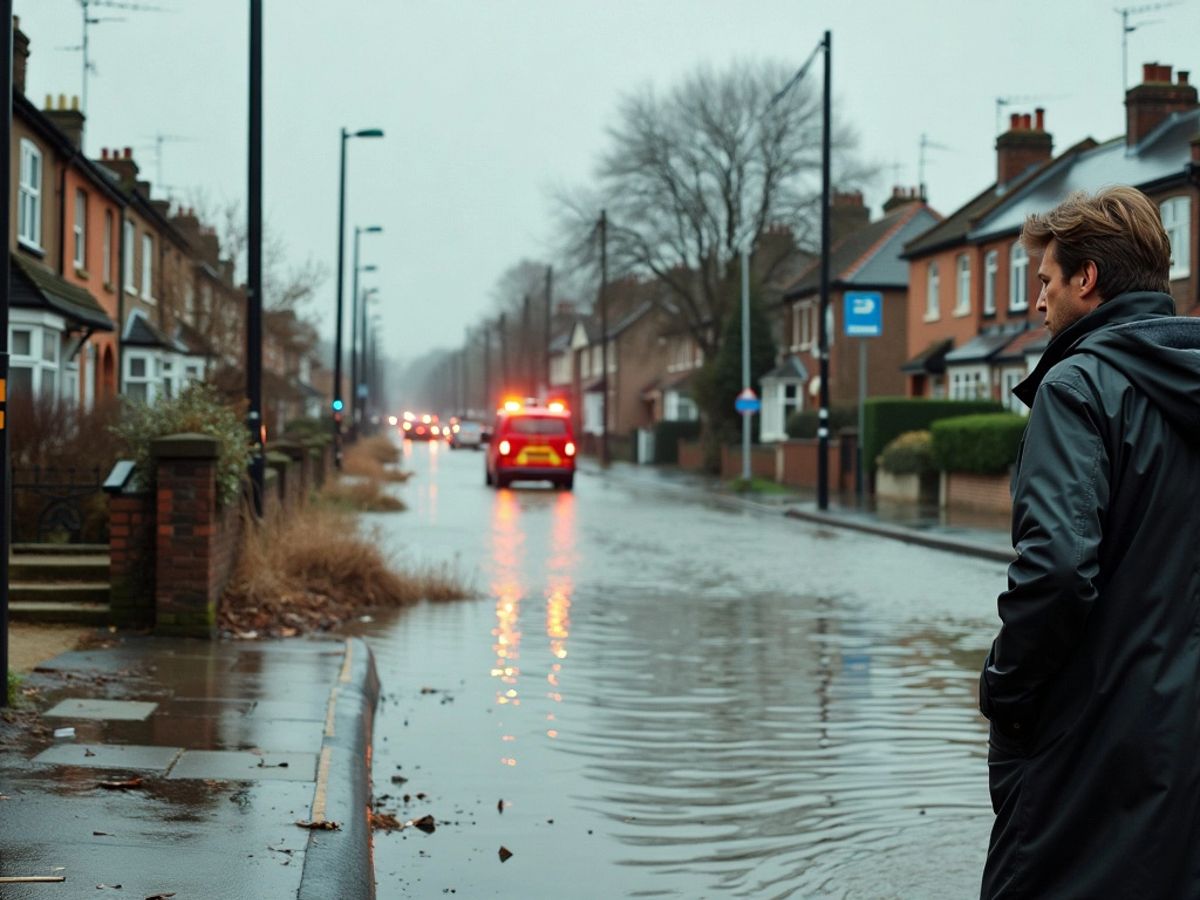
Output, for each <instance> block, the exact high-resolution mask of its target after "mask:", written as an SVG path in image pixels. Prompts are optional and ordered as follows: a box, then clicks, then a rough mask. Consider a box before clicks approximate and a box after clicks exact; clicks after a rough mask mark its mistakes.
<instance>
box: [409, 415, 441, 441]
mask: <svg viewBox="0 0 1200 900" xmlns="http://www.w3.org/2000/svg"><path fill="white" fill-rule="evenodd" d="M400 433H401V434H402V435H404V437H406V438H410V439H411V440H414V441H435V440H437V439H438V438H440V437H441V436H442V426H441V425H440V424H439V423H438V417H437V416H435V415H432V414H431V413H425V414H423V415H418V414H417V413H413V412H406V413H405V414H404V421H403V422H401V423H400Z"/></svg>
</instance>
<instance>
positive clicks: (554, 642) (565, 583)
mask: <svg viewBox="0 0 1200 900" xmlns="http://www.w3.org/2000/svg"><path fill="white" fill-rule="evenodd" d="M550 539H551V550H552V553H551V556H550V558H549V559H548V560H547V564H546V568H547V570H548V571H547V577H548V582H549V583H548V585H547V588H546V637H548V638H549V639H550V655H551V656H552V657H554V659H555V662H554V663H552V664H551V666H550V672H549V673H548V674H547V675H546V681H547V682H548V683H549V685H550V687H551V688H553V690H551V691H549V692H548V693H547V694H546V696H547V698H548V699H549V700H551V701H552V702H554V703H561V702H562V698H563V697H562V694H561V693H560V692H559V690H558V688H559V686H560V684H561V680H562V670H563V664H562V660H564V659H566V658H567V639H568V638H569V637H570V636H571V594H572V592H573V591H574V588H575V585H574V581H573V579H572V573H573V571H574V568H575V562H576V557H575V495H574V494H571V493H562V494H559V496H558V498H557V501H556V502H555V504H554V522H553V527H552V531H551V537H550ZM546 720H547V721H550V722H552V721H554V714H553V713H548V714H547V715H546ZM558 735H559V732H558V731H557V730H555V729H553V728H551V729H549V730H547V732H546V736H547V737H549V738H550V739H551V740H553V739H555V738H557V737H558Z"/></svg>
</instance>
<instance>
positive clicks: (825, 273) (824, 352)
mask: <svg viewBox="0 0 1200 900" xmlns="http://www.w3.org/2000/svg"><path fill="white" fill-rule="evenodd" d="M832 57H833V36H832V35H831V34H830V32H828V31H826V32H825V99H824V103H823V107H822V115H821V119H822V124H823V127H822V131H821V314H820V322H819V323H818V326H817V329H818V330H817V334H818V346H819V348H820V354H821V374H820V379H821V410H820V413H819V414H818V418H817V509H820V510H822V511H824V510H827V509H829V150H830V140H829V130H830V119H831V118H832V117H831V115H830V108H831V106H832V99H831V98H832V96H833V94H832V92H831V90H830V73H831V72H832V69H833V66H832V65H831V60H832Z"/></svg>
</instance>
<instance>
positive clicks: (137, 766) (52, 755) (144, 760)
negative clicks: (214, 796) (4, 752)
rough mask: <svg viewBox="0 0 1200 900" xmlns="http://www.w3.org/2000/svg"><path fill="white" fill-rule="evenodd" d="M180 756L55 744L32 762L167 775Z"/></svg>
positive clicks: (158, 750)
mask: <svg viewBox="0 0 1200 900" xmlns="http://www.w3.org/2000/svg"><path fill="white" fill-rule="evenodd" d="M182 752H183V748H182V747H139V746H137V745H135V744H124V745H123V744H56V745H54V746H53V747H48V748H47V749H45V750H43V751H42V752H41V753H39V754H38V755H37V756H35V757H34V758H33V762H35V763H37V764H39V765H44V766H79V767H82V768H85V769H129V770H132V771H139V772H166V771H167V769H169V768H170V767H171V763H173V762H175V760H176V758H177V757H178V756H179V754H180V753H182Z"/></svg>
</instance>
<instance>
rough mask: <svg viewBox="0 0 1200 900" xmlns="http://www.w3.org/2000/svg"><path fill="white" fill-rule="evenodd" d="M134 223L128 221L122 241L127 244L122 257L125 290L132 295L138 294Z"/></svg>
mask: <svg viewBox="0 0 1200 900" xmlns="http://www.w3.org/2000/svg"><path fill="white" fill-rule="evenodd" d="M134 237H135V235H134V228H133V223H132V222H129V221H126V222H125V227H124V232H123V236H122V239H123V240H124V243H125V252H124V253H123V254H122V256H121V264H122V265H123V266H124V268H125V290H127V291H129V293H131V294H136V293H137V280H136V279H135V278H134V277H133V276H134V272H133V240H134Z"/></svg>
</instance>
